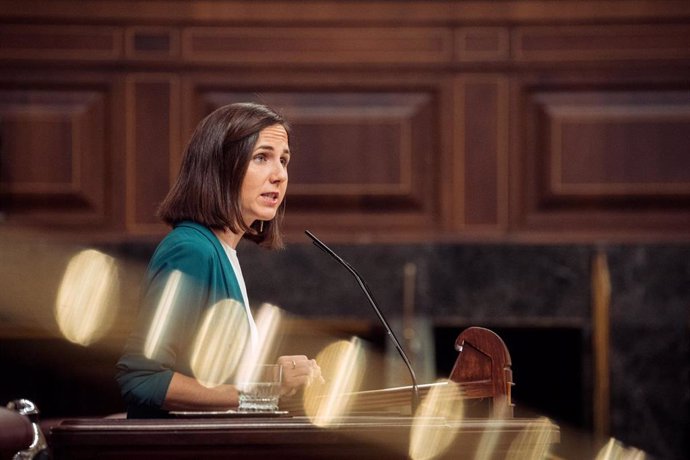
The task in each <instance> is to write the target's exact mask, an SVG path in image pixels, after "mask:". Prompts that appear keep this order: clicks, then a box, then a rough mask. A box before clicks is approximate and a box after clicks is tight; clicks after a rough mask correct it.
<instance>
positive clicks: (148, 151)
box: [126, 74, 181, 234]
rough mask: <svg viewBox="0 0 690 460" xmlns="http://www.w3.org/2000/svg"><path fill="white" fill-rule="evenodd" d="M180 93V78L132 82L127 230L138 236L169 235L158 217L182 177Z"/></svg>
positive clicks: (128, 111)
mask: <svg viewBox="0 0 690 460" xmlns="http://www.w3.org/2000/svg"><path fill="white" fill-rule="evenodd" d="M179 87H180V84H179V78H178V77H177V76H176V75H174V74H132V75H130V76H128V78H127V98H126V100H127V103H126V105H127V109H126V114H127V115H126V140H127V141H126V168H127V174H126V176H127V180H126V227H127V229H128V230H129V231H130V232H132V233H136V234H146V233H154V234H155V233H161V232H162V231H163V229H164V226H163V224H161V223H160V221H159V220H158V219H157V218H156V216H155V214H156V209H157V208H158V205H159V204H160V202H161V201H162V200H163V198H164V197H165V195H166V194H167V192H168V190H169V188H170V185H171V183H172V181H173V179H174V178H175V177H176V175H177V172H178V171H177V168H178V166H179V161H177V158H179V155H180V153H179V150H180V149H181V140H180V89H179Z"/></svg>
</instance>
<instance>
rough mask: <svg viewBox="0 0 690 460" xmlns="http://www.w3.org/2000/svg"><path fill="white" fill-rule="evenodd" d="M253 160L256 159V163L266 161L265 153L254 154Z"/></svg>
mask: <svg viewBox="0 0 690 460" xmlns="http://www.w3.org/2000/svg"><path fill="white" fill-rule="evenodd" d="M254 161H256V162H257V163H261V162H264V161H266V155H264V154H263V153H259V154H256V155H254Z"/></svg>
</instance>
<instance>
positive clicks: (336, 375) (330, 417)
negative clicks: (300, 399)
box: [304, 337, 365, 427]
mask: <svg viewBox="0 0 690 460" xmlns="http://www.w3.org/2000/svg"><path fill="white" fill-rule="evenodd" d="M364 361H365V359H364V350H363V348H362V343H361V341H360V340H359V339H358V338H357V337H352V339H350V340H349V341H346V340H340V341H338V342H335V343H332V344H330V345H328V346H327V347H326V348H324V349H323V350H322V351H321V352H320V353H319V354H318V355H317V356H316V362H317V363H319V366H320V367H321V375H322V376H323V378H324V379H325V382H323V383H321V382H315V383H312V384H311V385H309V386H307V387H306V388H305V389H304V412H305V413H306V415H307V417H309V420H310V421H311V423H313V424H314V425H316V426H320V427H332V426H337V425H338V421H339V418H340V417H341V416H342V415H344V414H345V413H347V411H348V409H349V406H350V403H351V401H352V397H353V396H354V395H353V392H355V391H357V390H358V389H359V387H360V385H361V384H362V378H363V376H364V367H365V363H364Z"/></svg>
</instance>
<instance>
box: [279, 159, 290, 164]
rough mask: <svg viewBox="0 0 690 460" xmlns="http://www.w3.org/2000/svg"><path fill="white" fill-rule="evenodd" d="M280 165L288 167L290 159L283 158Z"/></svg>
mask: <svg viewBox="0 0 690 460" xmlns="http://www.w3.org/2000/svg"><path fill="white" fill-rule="evenodd" d="M280 163H281V164H282V165H283V166H287V165H288V163H290V159H289V158H287V157H282V158H281V159H280Z"/></svg>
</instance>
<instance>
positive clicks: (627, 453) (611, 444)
mask: <svg viewBox="0 0 690 460" xmlns="http://www.w3.org/2000/svg"><path fill="white" fill-rule="evenodd" d="M646 458H647V456H646V454H645V452H644V451H642V450H640V449H636V448H634V447H625V446H624V445H623V444H621V442H620V441H617V440H616V439H614V438H610V439H609V441H608V442H607V443H606V444H605V445H604V447H602V448H601V449H600V450H599V452H598V453H597V456H596V457H595V460H645V459H646Z"/></svg>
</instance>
